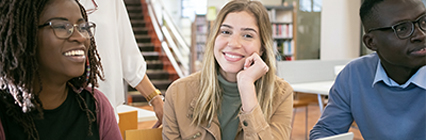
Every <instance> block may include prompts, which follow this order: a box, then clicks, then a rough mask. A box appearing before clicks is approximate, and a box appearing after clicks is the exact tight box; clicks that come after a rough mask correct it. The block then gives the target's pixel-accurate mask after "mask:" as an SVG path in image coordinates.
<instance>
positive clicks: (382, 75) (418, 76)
mask: <svg viewBox="0 0 426 140" xmlns="http://www.w3.org/2000/svg"><path fill="white" fill-rule="evenodd" d="M377 63H378V64H377V69H376V76H375V77H374V81H373V84H372V85H371V86H372V87H374V85H375V84H376V83H377V82H380V81H383V82H384V83H385V84H386V85H388V86H391V87H400V88H406V87H408V85H410V83H413V84H415V85H417V86H419V87H420V88H423V89H425V90H426V66H423V67H421V68H420V69H419V70H417V72H416V73H415V74H414V75H413V76H411V78H410V79H408V81H407V82H405V83H404V84H402V85H399V84H398V83H397V82H395V81H394V80H392V79H391V78H390V77H388V75H387V74H386V72H385V69H384V68H383V66H382V65H381V64H380V59H379V61H378V62H377Z"/></svg>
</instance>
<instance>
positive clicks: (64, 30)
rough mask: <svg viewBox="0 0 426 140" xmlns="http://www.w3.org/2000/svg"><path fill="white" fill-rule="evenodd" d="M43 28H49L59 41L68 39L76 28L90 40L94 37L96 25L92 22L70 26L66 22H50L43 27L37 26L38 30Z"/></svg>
mask: <svg viewBox="0 0 426 140" xmlns="http://www.w3.org/2000/svg"><path fill="white" fill-rule="evenodd" d="M45 26H50V27H51V28H52V29H53V32H54V33H55V35H56V37H58V38H60V39H67V38H69V37H70V36H71V35H72V34H73V32H74V28H76V29H77V30H78V31H79V32H80V34H82V35H83V36H84V37H86V38H91V37H93V36H94V34H95V28H96V24H95V23H92V22H84V23H79V24H71V23H70V22H69V21H66V20H52V21H49V22H47V23H45V24H43V25H39V26H38V28H43V27H45Z"/></svg>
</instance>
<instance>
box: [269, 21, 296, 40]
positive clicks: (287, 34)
mask: <svg viewBox="0 0 426 140" xmlns="http://www.w3.org/2000/svg"><path fill="white" fill-rule="evenodd" d="M272 37H274V38H292V37H293V24H272Z"/></svg>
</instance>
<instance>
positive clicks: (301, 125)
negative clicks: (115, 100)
mask: <svg viewBox="0 0 426 140" xmlns="http://www.w3.org/2000/svg"><path fill="white" fill-rule="evenodd" d="M139 107H140V108H142V109H147V110H151V111H152V107H151V106H148V105H143V106H139ZM294 111H295V113H296V114H295V118H294V124H293V131H292V133H291V139H292V140H304V139H305V138H307V136H308V134H309V131H310V130H311V129H312V127H313V126H314V125H315V123H316V122H317V120H318V118H319V117H320V111H319V107H318V105H317V104H311V105H309V106H308V134H306V133H305V118H306V117H305V116H306V114H305V111H306V108H305V107H298V108H295V110H294ZM155 122H156V121H147V122H141V123H139V124H138V129H147V128H151V127H152V126H154V124H155ZM349 131H350V132H353V133H354V134H355V137H354V140H363V138H362V136H361V134H360V132H359V130H358V129H356V128H351V129H350V130H349Z"/></svg>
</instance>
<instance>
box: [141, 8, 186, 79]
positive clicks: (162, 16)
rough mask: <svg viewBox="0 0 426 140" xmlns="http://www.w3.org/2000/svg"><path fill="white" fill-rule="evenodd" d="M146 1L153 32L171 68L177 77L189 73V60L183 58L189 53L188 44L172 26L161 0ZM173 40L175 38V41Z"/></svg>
mask: <svg viewBox="0 0 426 140" xmlns="http://www.w3.org/2000/svg"><path fill="white" fill-rule="evenodd" d="M146 2H147V4H148V6H147V7H148V13H149V16H150V17H151V19H152V20H151V21H152V23H153V26H154V30H155V33H156V34H157V37H158V38H159V40H160V42H161V46H162V49H163V51H164V52H165V53H166V56H167V57H168V58H169V60H170V62H171V64H172V66H173V68H175V70H176V72H177V74H178V75H179V77H185V76H187V75H189V60H188V59H185V58H184V55H185V54H186V56H188V57H189V55H190V51H189V46H188V45H187V44H186V42H185V41H184V39H183V37H182V35H181V34H180V33H179V31H178V30H177V29H176V27H175V26H174V23H173V22H172V20H171V18H170V16H169V15H168V13H167V12H166V11H165V9H164V6H163V4H162V2H161V1H159V0H146ZM153 2H155V3H153ZM154 4H156V5H154ZM164 22H166V24H164ZM168 29H170V30H171V33H172V34H170V32H169V31H168ZM175 40H177V43H176V42H175ZM176 44H179V45H176ZM178 46H180V47H178ZM182 52H183V53H182ZM176 58H177V59H176Z"/></svg>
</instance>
